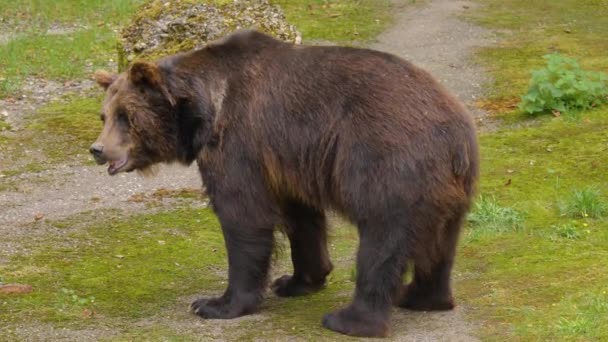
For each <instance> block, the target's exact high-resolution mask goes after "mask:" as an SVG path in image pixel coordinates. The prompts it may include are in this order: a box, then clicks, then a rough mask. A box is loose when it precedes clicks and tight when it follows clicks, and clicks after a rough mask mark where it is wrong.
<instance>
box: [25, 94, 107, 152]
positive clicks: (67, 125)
mask: <svg viewBox="0 0 608 342" xmlns="http://www.w3.org/2000/svg"><path fill="white" fill-rule="evenodd" d="M100 110H101V98H100V97H92V98H71V99H66V100H64V101H62V102H59V103H52V104H49V105H47V106H45V107H43V108H41V109H40V110H39V111H38V112H37V114H36V116H35V117H34V118H33V119H32V121H31V123H30V125H29V126H28V129H30V130H32V131H33V132H35V134H36V135H40V136H41V139H40V142H38V143H37V145H38V146H40V148H41V150H42V151H43V152H44V153H45V155H46V156H47V157H48V158H50V161H51V162H56V161H64V160H66V159H69V158H70V157H72V158H73V157H74V156H76V155H78V154H81V155H86V156H88V152H87V151H88V147H89V145H90V144H92V143H93V141H95V139H96V138H97V136H98V135H99V133H100V132H101V129H102V123H101V121H100V120H99V111H100ZM42 137H45V138H42ZM49 142H52V143H49Z"/></svg>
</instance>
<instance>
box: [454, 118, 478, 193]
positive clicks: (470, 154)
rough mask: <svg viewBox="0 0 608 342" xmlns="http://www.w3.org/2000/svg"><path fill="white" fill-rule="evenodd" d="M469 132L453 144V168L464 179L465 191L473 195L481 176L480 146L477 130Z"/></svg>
mask: <svg viewBox="0 0 608 342" xmlns="http://www.w3.org/2000/svg"><path fill="white" fill-rule="evenodd" d="M467 133H468V134H466V135H465V136H464V138H463V139H459V140H460V141H458V142H457V143H455V144H454V145H453V146H454V149H453V151H452V170H453V172H454V174H455V175H456V177H458V178H459V179H462V181H463V185H464V191H465V192H466V194H467V195H468V196H469V197H471V196H472V195H473V192H474V191H475V181H476V180H477V177H478V176H479V151H478V149H479V148H478V145H477V136H476V133H475V130H474V129H473V130H467Z"/></svg>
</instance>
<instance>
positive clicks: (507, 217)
mask: <svg viewBox="0 0 608 342" xmlns="http://www.w3.org/2000/svg"><path fill="white" fill-rule="evenodd" d="M468 220H469V222H470V226H471V229H472V232H473V233H475V235H478V234H484V233H486V234H488V233H489V234H492V233H507V232H513V231H519V230H521V229H522V227H523V222H524V219H523V217H522V215H521V213H519V212H518V211H517V210H515V209H513V208H507V207H502V206H500V205H499V204H498V202H497V201H496V198H494V197H488V196H479V198H478V199H477V201H476V202H475V205H474V206H473V210H472V212H471V213H469V216H468Z"/></svg>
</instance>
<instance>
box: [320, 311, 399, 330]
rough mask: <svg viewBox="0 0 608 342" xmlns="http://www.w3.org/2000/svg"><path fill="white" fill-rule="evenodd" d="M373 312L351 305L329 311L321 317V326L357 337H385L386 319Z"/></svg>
mask: <svg viewBox="0 0 608 342" xmlns="http://www.w3.org/2000/svg"><path fill="white" fill-rule="evenodd" d="M382 316H384V315H382V314H378V313H375V312H369V311H365V310H358V309H356V308H354V307H352V306H349V307H347V308H344V309H342V310H338V311H335V312H332V313H329V314H327V315H325V316H324V317H323V326H324V327H325V328H327V329H329V330H333V331H337V332H339V333H342V334H345V335H350V336H359V337H386V336H388V333H389V328H388V323H387V321H388V319H382V318H381V317H382Z"/></svg>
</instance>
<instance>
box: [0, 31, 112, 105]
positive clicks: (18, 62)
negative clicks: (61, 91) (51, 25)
mask: <svg viewBox="0 0 608 342" xmlns="http://www.w3.org/2000/svg"><path fill="white" fill-rule="evenodd" d="M115 41H116V37H115V33H114V32H113V31H112V30H111V29H110V28H96V29H89V30H83V31H77V32H74V33H71V34H66V35H54V36H49V35H45V34H31V35H24V36H21V37H19V38H16V39H14V40H11V41H9V42H8V43H7V44H5V45H3V46H0V78H4V79H5V80H8V81H5V82H11V83H12V84H13V85H11V86H5V87H0V96H6V95H8V94H10V92H12V91H15V90H16V89H18V88H19V87H18V84H20V82H22V81H23V80H24V79H25V78H26V77H39V78H47V79H54V80H66V79H82V78H88V77H89V74H90V73H91V72H92V71H93V70H94V69H96V68H100V67H105V66H107V65H108V63H109V60H110V58H111V56H112V53H113V47H114V44H115Z"/></svg>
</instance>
